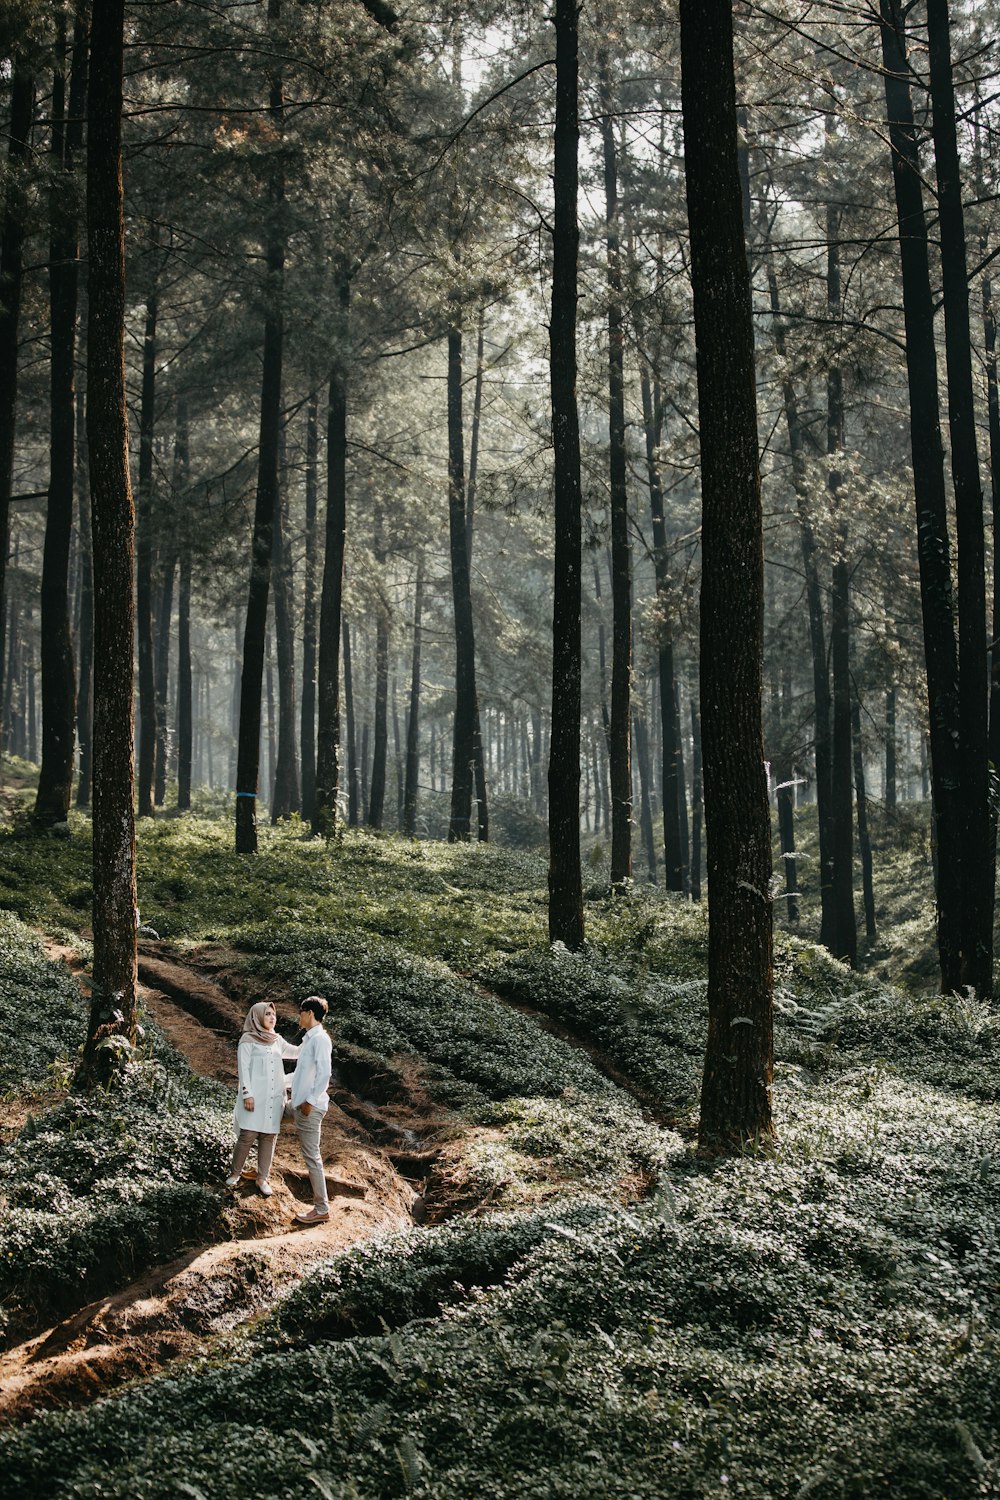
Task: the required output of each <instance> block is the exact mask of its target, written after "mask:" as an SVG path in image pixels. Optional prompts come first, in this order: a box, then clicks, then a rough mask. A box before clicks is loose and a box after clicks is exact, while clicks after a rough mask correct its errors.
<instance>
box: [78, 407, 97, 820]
mask: <svg viewBox="0 0 1000 1500" xmlns="http://www.w3.org/2000/svg"><path fill="white" fill-rule="evenodd" d="M76 433H77V441H76V468H77V495H78V497H79V514H80V690H79V693H78V695H77V700H76V724H77V737H78V739H79V742H80V774H79V777H78V779H77V784H76V805H77V807H89V806H90V788H91V772H92V769H93V743H94V740H93V727H94V726H93V715H94V693H93V687H94V548H93V541H92V538H91V532H90V477H89V472H88V465H87V424H86V416H85V407H84V402H83V399H82V396H81V395H80V394H79V393H78V394H77V402H76Z"/></svg>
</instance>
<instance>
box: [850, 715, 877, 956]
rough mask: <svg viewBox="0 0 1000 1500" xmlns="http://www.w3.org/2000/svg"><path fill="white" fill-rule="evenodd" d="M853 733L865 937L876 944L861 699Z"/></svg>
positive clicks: (854, 716) (852, 721) (852, 727)
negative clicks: (862, 741) (862, 744)
mask: <svg viewBox="0 0 1000 1500" xmlns="http://www.w3.org/2000/svg"><path fill="white" fill-rule="evenodd" d="M851 729H852V731H853V738H854V795H855V800H856V802H857V811H858V852H859V853H860V855H861V889H862V893H863V896H864V906H865V937H866V938H867V939H868V941H869V942H872V941H873V940H874V938H875V936H876V928H875V885H874V882H873V880H872V841H871V835H870V833H869V832H868V796H867V793H866V791H865V758H864V754H863V753H862V749H861V708H860V705H859V703H858V699H857V695H856V694H854V695H852V698H851Z"/></svg>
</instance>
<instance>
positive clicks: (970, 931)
mask: <svg viewBox="0 0 1000 1500" xmlns="http://www.w3.org/2000/svg"><path fill="white" fill-rule="evenodd" d="M927 41H928V49H929V54H930V75H931V101H932V105H933V117H934V160H935V165H936V168H937V187H938V226H939V231H940V235H941V272H942V277H943V288H944V333H945V354H946V358H947V370H948V426H949V431H950V433H951V473H952V481H953V483H954V489H955V522H956V527H955V532H956V542H957V554H958V557H957V561H958V687H959V746H960V757H961V775H962V788H961V811H960V819H961V840H962V846H961V847H962V929H961V930H962V961H961V978H962V983H963V984H965V985H968V986H969V987H970V988H971V989H974V990H975V992H976V994H977V995H980V996H985V995H992V993H993V897H994V867H993V852H992V847H991V845H992V841H991V838H990V809H989V750H988V738H989V715H988V709H989V699H988V688H989V678H988V653H987V642H986V542H985V537H984V534H983V488H982V483H981V481H980V477H979V453H978V451H977V446H976V409H975V399H974V396H973V388H972V336H971V333H970V328H969V272H968V264H967V260H968V258H967V255H966V248H965V222H964V217H963V213H962V178H961V168H960V165H959V159H958V139H957V134H956V127H955V87H954V82H953V79H952V68H951V38H950V32H949V24H948V0H927Z"/></svg>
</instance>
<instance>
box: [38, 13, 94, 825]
mask: <svg viewBox="0 0 1000 1500" xmlns="http://www.w3.org/2000/svg"><path fill="white" fill-rule="evenodd" d="M57 31H58V34H57V43H56V74H55V79H54V82H53V90H52V143H51V152H50V156H51V160H52V187H51V189H50V195H49V223H50V234H49V308H50V316H51V328H52V359H51V364H50V382H49V391H50V404H51V421H50V425H49V496H48V510H47V513H46V518H45V548H44V555H43V561H42V588H41V595H42V645H41V655H42V764H41V768H40V770H39V774H38V792H37V795H36V797H35V819H36V821H37V822H38V823H39V824H41V825H42V827H49V826H51V825H52V824H53V823H63V822H65V821H66V819H67V817H68V816H69V805H70V798H71V796H72V791H73V755H74V726H75V718H76V674H75V670H74V663H73V639H72V631H71V629H70V614H69V558H70V542H71V537H72V532H73V490H74V479H75V469H76V391H75V389H74V384H75V374H76V315H77V267H78V257H79V246H78V243H77V218H76V209H75V204H74V192H73V181H72V173H73V167H74V162H75V160H77V159H78V158H79V152H80V147H81V146H82V144H83V110H84V108H85V107H86V102H85V101H86V90H85V78H86V67H87V42H86V33H85V30H84V28H83V26H82V24H81V22H80V20H79V19H78V20H77V24H76V35H75V37H74V45H73V60H72V81H71V84H70V90H69V101H68V103H69V120H68V122H67V111H66V104H67V99H66V77H65V57H66V17H65V14H62V15H60V16H59V17H58V18H57Z"/></svg>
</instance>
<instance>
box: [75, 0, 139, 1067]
mask: <svg viewBox="0 0 1000 1500" xmlns="http://www.w3.org/2000/svg"><path fill="white" fill-rule="evenodd" d="M124 22H125V17H124V0H93V9H92V19H91V51H90V89H89V95H90V97H89V107H88V124H87V247H88V265H89V275H88V289H89V299H88V300H89V306H88V328H87V441H88V445H89V449H90V484H91V494H92V502H93V534H94V600H95V610H94V818H93V830H94V833H93V839H94V855H93V861H94V863H93V886H94V911H93V926H94V962H93V981H92V985H93V988H92V999H91V1005H90V1019H89V1023H88V1027H87V1037H86V1042H85V1044H84V1050H83V1057H82V1059H81V1062H80V1067H79V1070H78V1073H77V1081H78V1082H79V1083H80V1084H81V1085H83V1086H91V1085H93V1084H95V1083H98V1082H102V1081H104V1080H105V1079H107V1078H108V1077H109V1076H110V1075H111V1074H112V1073H113V1072H114V1071H115V1068H116V1064H120V1062H121V1061H122V1055H121V1052H120V1051H119V1046H121V1047H122V1048H123V1050H124V1051H125V1052H126V1053H127V1051H128V1050H129V1049H130V1047H131V1045H132V1044H133V1043H134V1041H135V1029H136V1007H135V986H136V947H135V935H136V887H135V819H134V811H133V791H134V781H133V743H132V734H133V697H132V673H133V662H132V650H133V645H132V636H133V629H134V624H135V593H134V587H135V585H134V579H133V571H132V570H133V561H134V544H135V514H134V511H133V507H132V487H131V480H130V477H129V465H128V415H127V411H126V406H125V341H124V332H125V224H124V211H123V202H122V178H121V118H122V59H123V51H124V47H123V33H124ZM116 1039H120V1040H116Z"/></svg>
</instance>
